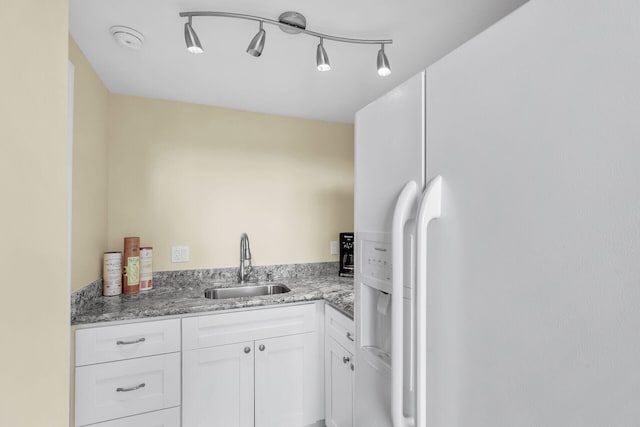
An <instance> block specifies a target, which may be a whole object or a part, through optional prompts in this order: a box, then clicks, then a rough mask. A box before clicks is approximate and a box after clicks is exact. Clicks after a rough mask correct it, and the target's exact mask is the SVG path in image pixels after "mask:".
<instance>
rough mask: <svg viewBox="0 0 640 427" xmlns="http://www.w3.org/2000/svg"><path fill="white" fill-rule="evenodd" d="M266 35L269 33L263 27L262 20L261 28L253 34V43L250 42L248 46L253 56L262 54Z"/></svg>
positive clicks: (248, 50) (248, 51)
mask: <svg viewBox="0 0 640 427" xmlns="http://www.w3.org/2000/svg"><path fill="white" fill-rule="evenodd" d="M266 37H267V33H266V32H265V31H264V29H263V28H262V21H260V30H259V31H258V32H257V33H256V35H255V36H253V39H251V43H249V46H248V47H247V53H248V54H249V55H251V56H255V57H256V58H257V57H259V56H260V55H262V50H263V49H264V41H265V39H266Z"/></svg>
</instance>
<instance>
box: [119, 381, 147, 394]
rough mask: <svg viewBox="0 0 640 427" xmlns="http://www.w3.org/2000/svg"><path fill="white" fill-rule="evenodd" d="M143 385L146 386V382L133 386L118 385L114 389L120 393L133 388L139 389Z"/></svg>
mask: <svg viewBox="0 0 640 427" xmlns="http://www.w3.org/2000/svg"><path fill="white" fill-rule="evenodd" d="M144 386H146V384H145V383H141V384H138V385H134V386H133V387H118V388H117V389H116V391H117V392H118V393H120V392H127V391H134V390H138V389H141V388H143V387H144Z"/></svg>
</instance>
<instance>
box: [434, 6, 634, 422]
mask: <svg viewBox="0 0 640 427" xmlns="http://www.w3.org/2000/svg"><path fill="white" fill-rule="evenodd" d="M638 17H640V2H638V1H637V0H616V1H615V2H602V1H597V0H564V1H561V2H558V1H538V0H532V1H530V2H528V3H527V4H525V5H524V6H522V7H521V8H520V9H518V10H517V11H515V12H514V13H512V14H511V15H510V16H508V17H507V18H505V19H504V20H502V21H500V22H498V23H497V24H495V25H494V26H493V27H491V28H489V29H488V30H487V31H485V32H484V33H482V34H481V35H479V36H478V37H476V38H474V39H473V40H471V41H470V42H468V43H466V44H465V45H463V46H462V47H460V48H459V49H457V50H456V51H454V52H453V53H451V54H450V55H448V56H446V57H444V58H443V59H441V60H440V61H439V62H437V63H436V64H434V65H433V66H431V67H429V68H428V69H427V92H426V96H427V151H428V159H427V172H428V176H434V175H436V174H441V175H442V176H443V177H444V181H443V193H442V194H443V200H442V204H443V207H444V214H443V217H442V218H441V219H439V220H438V222H437V223H436V224H433V225H435V226H434V227H433V228H432V229H430V230H429V247H428V272H427V275H428V282H429V288H428V301H429V302H428V305H429V310H428V324H429V326H428V334H427V337H428V343H427V344H428V346H427V350H428V357H427V363H428V370H427V381H428V389H427V402H428V406H427V418H428V421H429V422H428V425H429V426H430V427H445V426H446V427H462V426H475V427H513V426H523V427H528V426H566V427H574V426H580V427H600V426H634V425H638V423H639V420H640V405H638V404H637V402H639V401H640V387H639V384H640V369H638V366H639V361H640V339H638V331H639V330H640V310H639V309H638V308H639V307H640V286H639V284H640V232H639V230H640V228H639V224H640V190H639V183H640V167H639V164H640V163H639V159H640V143H639V141H640V125H639V124H638V123H639V118H640V84H639V76H640V54H639V50H638V40H640V25H638Z"/></svg>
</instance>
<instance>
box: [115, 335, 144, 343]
mask: <svg viewBox="0 0 640 427" xmlns="http://www.w3.org/2000/svg"><path fill="white" fill-rule="evenodd" d="M145 341H146V339H145V337H142V338H138V339H137V340H133V341H121V340H118V341H116V344H117V345H131V344H138V343H141V342H145Z"/></svg>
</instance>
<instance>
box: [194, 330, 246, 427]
mask: <svg viewBox="0 0 640 427" xmlns="http://www.w3.org/2000/svg"><path fill="white" fill-rule="evenodd" d="M253 381H254V350H253V341H251V342H246V343H238V344H229V345H221V346H217V347H209V348H203V349H199V350H189V351H185V352H183V356H182V384H183V386H182V399H183V402H182V403H183V405H182V425H183V427H218V426H219V427H253V419H254V412H253V411H254V382H253Z"/></svg>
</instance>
